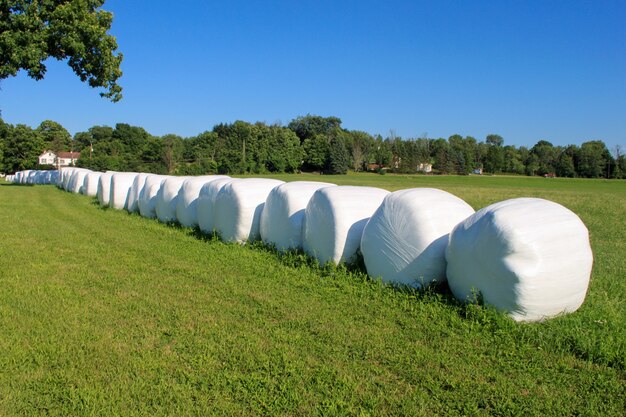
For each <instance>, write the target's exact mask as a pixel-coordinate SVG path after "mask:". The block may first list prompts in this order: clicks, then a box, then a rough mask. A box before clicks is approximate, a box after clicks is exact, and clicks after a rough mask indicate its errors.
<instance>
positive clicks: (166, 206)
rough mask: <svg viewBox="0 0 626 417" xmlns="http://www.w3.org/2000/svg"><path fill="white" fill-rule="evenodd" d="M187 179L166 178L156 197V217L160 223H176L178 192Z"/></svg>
mask: <svg viewBox="0 0 626 417" xmlns="http://www.w3.org/2000/svg"><path fill="white" fill-rule="evenodd" d="M187 178H189V177H167V178H165V181H163V183H162V184H161V188H160V189H159V192H158V193H157V196H156V208H155V209H156V216H157V219H159V221H160V222H162V223H168V222H174V221H176V220H177V219H176V202H177V200H178V192H179V191H180V187H182V186H183V183H184V182H185V180H186V179H187Z"/></svg>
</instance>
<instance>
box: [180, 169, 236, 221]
mask: <svg viewBox="0 0 626 417" xmlns="http://www.w3.org/2000/svg"><path fill="white" fill-rule="evenodd" d="M223 178H230V177H227V176H225V175H202V176H198V177H190V178H188V179H187V180H185V182H183V185H182V187H180V190H179V191H178V197H177V198H176V218H177V219H178V223H180V224H181V225H183V226H186V227H195V226H197V225H198V210H197V206H198V197H199V196H200V190H201V189H202V187H203V186H204V185H206V184H208V183H210V182H212V181H215V180H218V179H223Z"/></svg>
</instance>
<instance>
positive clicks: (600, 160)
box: [576, 140, 613, 178]
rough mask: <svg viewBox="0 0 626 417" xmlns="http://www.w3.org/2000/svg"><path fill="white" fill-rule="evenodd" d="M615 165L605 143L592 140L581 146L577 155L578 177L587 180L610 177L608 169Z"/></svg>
mask: <svg viewBox="0 0 626 417" xmlns="http://www.w3.org/2000/svg"><path fill="white" fill-rule="evenodd" d="M612 163H613V158H612V157H611V154H610V153H609V150H608V149H607V148H606V145H605V144H604V142H602V141H600V140H592V141H589V142H585V143H583V144H582V145H580V149H579V151H578V154H577V155H576V166H577V170H578V175H580V176H581V177H586V178H600V177H605V178H609V177H610V172H607V171H609V170H610V169H609V170H607V168H610V166H611V165H612Z"/></svg>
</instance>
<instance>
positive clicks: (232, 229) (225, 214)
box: [214, 178, 284, 243]
mask: <svg viewBox="0 0 626 417" xmlns="http://www.w3.org/2000/svg"><path fill="white" fill-rule="evenodd" d="M280 184H284V182H283V181H279V180H271V179H265V178H247V179H242V180H240V181H233V182H229V183H228V184H226V185H224V186H223V187H222V189H221V190H220V191H219V192H218V194H217V197H216V199H215V217H214V219H215V220H214V221H215V229H216V231H217V232H218V233H219V235H220V236H221V238H222V239H223V240H224V241H226V242H239V243H244V242H246V241H248V242H252V241H255V240H258V239H259V238H260V233H259V223H260V221H261V212H262V211H263V206H264V205H265V200H266V199H267V195H268V194H269V193H270V191H272V189H273V188H274V187H277V186H279V185H280Z"/></svg>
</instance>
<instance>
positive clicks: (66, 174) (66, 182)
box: [61, 168, 78, 191]
mask: <svg viewBox="0 0 626 417" xmlns="http://www.w3.org/2000/svg"><path fill="white" fill-rule="evenodd" d="M77 169H78V168H63V171H62V172H63V178H62V185H61V187H62V188H63V189H64V190H65V191H69V190H70V181H71V180H72V174H74V171H76V170H77Z"/></svg>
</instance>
